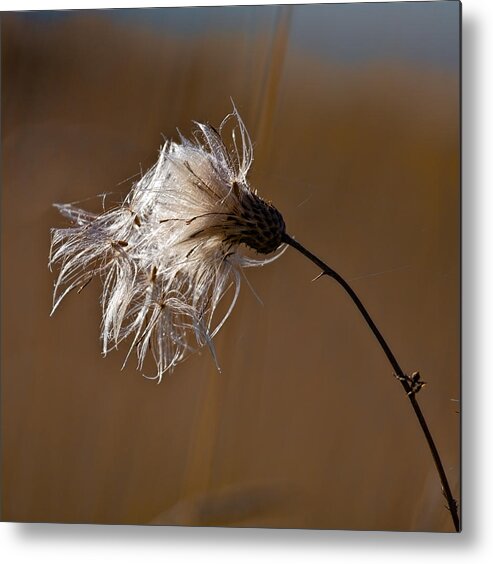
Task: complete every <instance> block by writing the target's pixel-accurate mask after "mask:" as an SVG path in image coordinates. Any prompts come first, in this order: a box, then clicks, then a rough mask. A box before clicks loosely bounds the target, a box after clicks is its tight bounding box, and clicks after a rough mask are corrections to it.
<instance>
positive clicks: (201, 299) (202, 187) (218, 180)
mask: <svg viewBox="0 0 493 564" xmlns="http://www.w3.org/2000/svg"><path fill="white" fill-rule="evenodd" d="M226 125H227V126H228V127H229V126H232V131H231V139H230V140H229V141H230V142H229V145H230V147H229V148H228V146H227V143H226V142H225V141H224V139H223V138H224V129H225V126H226ZM196 126H197V131H196V134H195V135H194V137H193V139H192V140H188V139H185V138H184V137H180V143H173V142H169V141H168V142H166V143H165V144H164V146H163V147H162V148H161V150H160V153H159V158H158V161H157V162H156V164H155V165H154V166H153V167H152V168H151V169H150V170H149V171H148V172H147V173H146V174H145V175H144V176H143V177H142V178H141V179H140V180H139V181H138V182H137V183H136V184H134V186H133V187H132V189H131V191H130V193H129V194H128V195H127V197H126V198H125V199H124V201H123V203H122V204H121V205H119V206H117V207H114V208H112V209H110V210H109V211H104V212H103V213H101V214H99V215H98V214H94V213H90V212H87V211H84V210H82V209H79V208H78V207H75V206H74V205H72V204H67V205H57V207H58V209H59V210H60V212H61V213H62V214H63V215H64V216H65V217H67V218H68V219H69V220H70V222H71V225H70V227H67V228H55V229H53V230H52V247H51V252H50V267H52V266H54V265H58V266H59V273H58V278H57V280H56V283H55V289H54V296H53V311H55V310H56V308H57V307H58V306H59V304H60V302H61V301H62V299H63V298H64V297H65V296H66V295H67V294H68V293H69V292H70V291H71V290H78V291H80V290H81V289H82V288H83V287H84V286H85V285H87V284H88V283H89V282H90V281H91V280H92V279H93V278H94V277H95V276H98V277H100V278H101V281H102V286H103V291H102V297H101V305H102V330H101V338H102V342H103V353H104V354H106V353H107V352H108V351H109V350H111V349H112V348H116V347H117V346H118V345H119V344H120V342H121V341H123V340H125V339H128V341H129V342H130V347H129V354H128V355H127V359H128V356H129V355H130V353H131V352H132V351H133V350H135V351H136V354H137V359H138V368H139V369H140V370H142V366H143V362H144V359H145V357H146V356H147V354H148V353H150V354H152V356H153V358H154V361H155V364H156V368H157V370H156V375H155V376H154V378H157V379H158V380H161V378H162V376H163V374H164V373H165V372H166V371H167V370H170V369H172V368H173V367H175V366H176V365H177V364H178V363H179V362H180V361H182V360H183V359H184V358H185V357H186V356H187V354H188V353H190V352H192V351H194V350H195V349H196V348H197V346H198V347H202V346H203V345H208V347H209V348H210V350H211V352H212V354H213V356H214V359H216V356H215V352H214V346H213V343H212V339H213V337H214V335H215V334H216V333H217V332H218V331H219V329H220V328H221V327H222V325H223V324H224V322H225V321H226V319H227V318H228V316H229V315H230V313H231V311H232V309H233V306H234V304H235V302H236V299H237V297H238V292H239V289H240V273H241V268H242V267H251V266H259V265H264V264H266V263H268V262H271V261H272V260H274V259H275V258H277V257H278V256H279V254H280V253H279V252H278V253H277V254H275V255H274V256H271V257H269V258H266V259H253V258H250V257H248V256H247V255H246V254H245V252H244V251H245V246H248V247H250V248H252V249H254V250H256V251H257V252H259V253H263V254H269V253H272V252H273V251H275V250H276V249H278V248H279V247H280V246H281V243H282V237H283V234H284V229H285V228H284V221H283V219H282V216H281V215H280V213H279V212H278V211H277V210H276V209H275V208H274V207H273V206H272V205H271V204H269V203H267V202H265V201H264V200H262V199H261V198H260V197H259V196H258V195H257V194H256V192H255V191H254V190H252V188H251V187H250V185H249V183H248V179H247V175H248V171H249V169H250V166H251V164H252V159H253V152H252V143H251V140H250V137H249V135H248V132H247V131H246V128H245V126H244V124H243V121H242V120H241V118H240V116H239V114H238V112H237V110H236V108H234V109H233V112H232V113H231V114H229V115H228V116H227V117H226V118H225V120H224V121H223V123H222V124H221V127H220V129H219V131H216V130H215V129H214V128H213V127H212V126H210V125H204V124H200V123H197V124H196ZM281 252H282V250H281ZM228 292H229V294H230V305H229V307H228V308H227V311H226V313H225V314H224V315H223V316H222V318H221V319H219V320H215V318H214V312H215V311H216V308H217V306H218V304H219V302H220V300H221V299H222V298H223V296H225V294H227V293H228ZM125 362H126V361H125ZM216 364H217V361H216Z"/></svg>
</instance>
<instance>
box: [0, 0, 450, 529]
mask: <svg viewBox="0 0 493 564" xmlns="http://www.w3.org/2000/svg"><path fill="white" fill-rule="evenodd" d="M460 21H461V13H460V4H459V3H458V2H454V1H451V2H417V3H414V2H413V3H406V2H389V3H376V4H364V3H362V4H327V5H293V6H280V5H279V6H278V5H272V6H257V7H210V8H165V9H139V10H111V11H105V10H101V11H85V12H79V11H73V12H26V13H20V12H19V13H11V14H5V13H4V14H2V22H1V26H2V53H3V56H2V121H3V128H2V161H3V182H2V185H3V186H2V187H3V190H2V192H3V194H2V197H3V207H2V225H3V237H2V241H3V243H2V246H3V248H2V251H3V252H2V257H3V259H2V282H3V283H2V303H3V308H2V310H3V311H2V325H3V331H2V380H1V385H2V396H1V398H2V415H3V417H2V519H3V520H11V521H41V522H63V523H66V522H69V523H70V522H77V523H80V522H84V523H116V524H119V523H121V524H129V523H134V524H162V525H171V524H173V525H195V526H237V527H279V528H286V527H288V528H319V529H353V530H389V531H392V530H400V531H436V532H449V531H450V532H459V531H460V530H461V518H460V514H461V512H460V508H461V498H460V444H459V443H460V300H459V289H460V246H459V235H460V175H459V170H460V98H459V93H460ZM255 266H257V267H263V268H249V267H255ZM48 267H49V269H48ZM240 287H241V288H242V290H241V292H240ZM50 311H51V314H52V315H51V317H50ZM101 353H102V354H101ZM143 376H144V377H143Z"/></svg>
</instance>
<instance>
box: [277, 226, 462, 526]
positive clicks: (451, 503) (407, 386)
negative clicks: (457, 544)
mask: <svg viewBox="0 0 493 564" xmlns="http://www.w3.org/2000/svg"><path fill="white" fill-rule="evenodd" d="M282 240H283V242H284V243H286V244H288V245H290V246H291V247H293V248H294V249H296V250H297V251H299V252H300V253H301V254H302V255H304V256H305V257H307V258H308V259H309V260H311V261H312V262H313V263H314V264H316V265H317V266H318V267H319V268H320V269H321V270H322V273H323V274H325V275H326V276H330V277H331V278H333V279H334V280H335V281H336V282H337V283H338V284H339V285H340V286H342V288H343V289H344V290H345V291H346V293H347V294H348V295H349V297H350V298H351V300H352V301H353V303H354V304H355V305H356V307H357V308H358V310H359V312H360V313H361V315H362V316H363V318H364V319H365V321H366V323H367V324H368V326H369V327H370V329H371V331H372V333H373V334H374V336H375V337H376V339H377V341H378V342H379V344H380V346H381V347H382V350H383V352H384V353H385V355H386V356H387V359H388V361H389V362H390V364H391V366H392V368H393V370H394V373H395V375H396V376H397V379H398V380H399V381H400V383H401V384H402V387H403V388H404V391H405V392H406V395H407V397H408V398H409V401H410V402H411V405H412V408H413V410H414V413H415V415H416V417H417V419H418V422H419V424H420V426H421V429H422V431H423V434H424V436H425V439H426V442H427V444H428V447H429V449H430V451H431V455H432V457H433V462H434V463H435V467H436V469H437V472H438V475H439V477H440V482H441V485H442V493H443V495H444V497H445V499H446V501H447V507H448V510H449V511H450V515H451V516H452V521H453V522H454V528H455V530H456V532H460V530H461V528H460V520H459V512H458V506H457V501H456V500H455V499H454V497H453V495H452V491H451V489H450V486H449V483H448V480H447V475H446V474H445V470H444V468H443V464H442V461H441V459H440V455H439V453H438V449H437V447H436V445H435V441H434V440H433V437H432V435H431V432H430V430H429V428H428V424H427V423H426V419H425V417H424V415H423V412H422V411H421V408H420V406H419V404H418V401H417V399H416V391H417V390H415V389H414V387H413V386H412V383H411V382H412V380H411V379H410V378H409V377H408V376H407V375H406V374H405V373H404V371H403V370H402V368H401V367H400V365H399V363H398V362H397V359H396V358H395V356H394V353H393V352H392V350H391V349H390V347H389V345H388V344H387V341H386V340H385V339H384V337H383V335H382V334H381V333H380V331H379V330H378V328H377V326H376V325H375V323H374V321H373V319H372V318H371V316H370V314H369V313H368V311H367V310H366V308H365V306H364V305H363V303H362V302H361V300H360V299H359V298H358V296H357V294H356V292H355V291H354V290H353V289H352V288H351V286H350V285H349V284H348V283H347V282H346V280H344V278H343V277H342V276H341V275H340V274H338V273H337V272H336V271H335V270H333V269H332V268H330V266H328V265H327V264H325V263H324V262H323V261H322V260H320V259H319V258H318V257H317V256H315V255H314V254H313V253H311V252H310V251H309V250H308V249H306V248H305V247H303V245H301V244H300V243H298V241H296V240H295V239H293V238H292V237H290V236H289V235H288V234H287V233H284V235H283V239H282ZM418 389H419V388H418Z"/></svg>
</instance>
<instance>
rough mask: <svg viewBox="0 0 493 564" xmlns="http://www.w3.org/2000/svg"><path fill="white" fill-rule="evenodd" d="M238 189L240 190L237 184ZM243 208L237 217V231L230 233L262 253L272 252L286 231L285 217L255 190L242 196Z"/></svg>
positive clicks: (237, 239)
mask: <svg viewBox="0 0 493 564" xmlns="http://www.w3.org/2000/svg"><path fill="white" fill-rule="evenodd" d="M236 189H237V190H238V188H237V186H236ZM240 202H241V209H239V210H238V217H237V218H236V220H235V221H236V227H237V229H236V231H235V232H234V233H232V234H231V235H230V237H231V238H232V240H234V238H235V237H236V241H237V242H238V243H243V244H244V245H247V246H248V247H250V248H251V249H253V250H255V251H257V252H258V253H261V254H269V253H272V252H273V251H275V250H276V249H277V247H279V245H280V244H281V242H282V237H283V235H284V233H285V231H286V226H285V224H284V219H283V217H282V215H281V214H280V213H279V211H278V210H277V209H276V208H275V207H274V206H273V205H272V204H270V203H268V202H266V201H265V200H263V199H262V198H260V196H257V195H256V194H254V193H253V192H246V193H245V194H244V195H243V196H242V197H240Z"/></svg>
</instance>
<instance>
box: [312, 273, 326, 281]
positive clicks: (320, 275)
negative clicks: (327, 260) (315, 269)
mask: <svg viewBox="0 0 493 564" xmlns="http://www.w3.org/2000/svg"><path fill="white" fill-rule="evenodd" d="M325 274H326V273H325V272H323V271H322V272H321V273H320V274H319V275H318V276H315V278H314V279H313V280H312V282H316V281H317V280H318V279H319V278H322V276H324V275H325Z"/></svg>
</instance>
